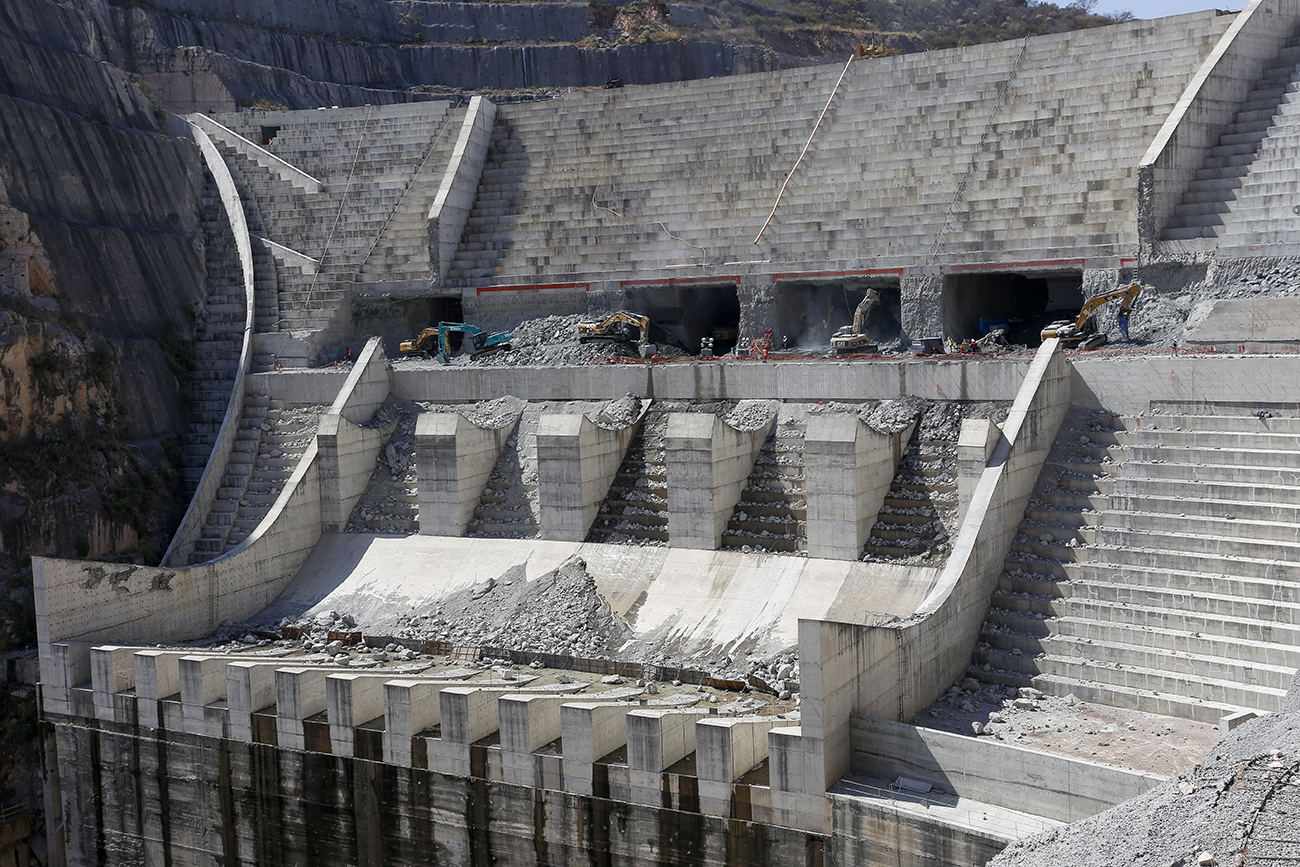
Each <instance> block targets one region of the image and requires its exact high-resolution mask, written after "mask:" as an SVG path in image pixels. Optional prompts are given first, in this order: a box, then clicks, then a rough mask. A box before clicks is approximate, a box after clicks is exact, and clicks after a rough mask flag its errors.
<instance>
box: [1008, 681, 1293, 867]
mask: <svg viewBox="0 0 1300 867" xmlns="http://www.w3.org/2000/svg"><path fill="white" fill-rule="evenodd" d="M1297 815H1300V675H1297V677H1296V679H1295V680H1294V681H1293V682H1292V685H1291V689H1290V691H1289V692H1288V693H1287V697H1286V703H1285V706H1284V708H1283V710H1282V712H1280V713H1276V714H1270V715H1268V716H1263V717H1259V718H1258V719H1254V720H1251V721H1249V722H1247V723H1244V724H1242V725H1240V726H1238V727H1237V728H1236V729H1234V730H1233V731H1232V732H1231V733H1229V734H1228V735H1227V736H1226V737H1224V738H1223V740H1221V741H1220V742H1219V743H1218V745H1216V746H1215V747H1214V749H1213V750H1211V751H1210V754H1209V755H1208V756H1207V757H1206V758H1205V761H1203V762H1201V763H1200V764H1199V765H1196V766H1195V767H1192V768H1189V769H1188V770H1186V771H1184V772H1183V773H1181V774H1179V775H1178V776H1176V777H1173V778H1172V779H1170V780H1168V781H1166V782H1165V783H1164V784H1162V785H1161V786H1159V787H1158V788H1155V789H1152V790H1151V791H1150V792H1148V793H1147V794H1145V795H1143V796H1141V797H1138V798H1133V799H1132V800H1129V801H1125V802H1124V803H1123V804H1120V805H1119V806H1117V807H1114V808H1112V809H1110V810H1107V811H1106V812H1104V813H1099V814H1098V815H1096V816H1093V817H1091V818H1088V819H1085V820H1083V821H1082V822H1075V823H1074V824H1072V825H1068V826H1066V827H1064V828H1058V829H1055V830H1052V831H1047V832H1044V833H1042V834H1038V835H1035V836H1033V837H1026V838H1025V839H1023V840H1018V841H1016V842H1015V843H1012V844H1011V845H1010V846H1008V847H1007V848H1006V850H1005V851H1003V852H1002V854H1001V855H999V856H998V857H996V858H994V859H993V860H992V861H990V862H989V867H1049V865H1050V867H1058V865H1062V864H1069V865H1071V867H1102V865H1105V867H1115V865H1119V864H1133V865H1151V867H1157V865H1158V867H1167V865H1173V864H1182V865H1195V864H1214V865H1221V867H1226V865H1245V864H1295V863H1296V859H1297V857H1300V855H1298V853H1300V820H1298V819H1297Z"/></svg>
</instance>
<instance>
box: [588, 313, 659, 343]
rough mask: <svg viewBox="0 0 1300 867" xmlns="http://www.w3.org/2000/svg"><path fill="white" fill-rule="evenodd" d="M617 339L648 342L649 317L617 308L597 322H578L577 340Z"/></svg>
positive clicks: (625, 341) (630, 341)
mask: <svg viewBox="0 0 1300 867" xmlns="http://www.w3.org/2000/svg"><path fill="white" fill-rule="evenodd" d="M592 340H617V341H621V342H623V343H635V344H636V345H637V346H644V345H646V344H647V343H649V342H650V317H649V316H643V315H642V314H640V313H628V312H627V311H626V310H619V311H618V312H616V313H611V314H609V315H608V316H606V317H605V318H604V319H602V320H601V321H599V322H579V323H578V341H579V342H580V343H587V342H589V341H592Z"/></svg>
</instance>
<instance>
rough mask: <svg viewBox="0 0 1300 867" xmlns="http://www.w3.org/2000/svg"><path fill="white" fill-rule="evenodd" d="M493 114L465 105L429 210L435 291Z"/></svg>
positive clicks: (479, 104)
mask: <svg viewBox="0 0 1300 867" xmlns="http://www.w3.org/2000/svg"><path fill="white" fill-rule="evenodd" d="M449 5H452V4H449ZM456 5H462V4H456ZM496 111H497V107H496V106H495V105H494V104H493V103H492V101H491V100H490V99H487V98H485V97H482V96H476V97H474V98H472V99H471V100H470V101H469V110H468V111H466V112H465V120H464V122H463V123H462V124H461V128H460V136H459V138H457V139H456V147H455V150H453V151H452V155H451V160H450V161H449V162H448V163H447V171H446V172H445V173H444V174H443V176H442V184H441V185H440V186H439V187H438V194H437V195H436V196H435V197H434V199H433V205H432V206H430V208H429V219H428V226H429V264H430V265H431V266H432V270H433V273H434V276H435V280H434V286H435V287H436V286H438V285H441V283H442V278H444V277H446V276H447V269H448V268H450V267H451V260H452V259H454V258H455V256H456V247H457V245H459V244H460V236H461V234H462V233H463V232H464V230H465V221H466V220H467V219H468V218H469V212H470V211H471V210H472V209H473V207H474V198H475V196H476V195H477V194H478V182H479V176H480V175H481V174H482V173H483V162H484V160H486V159H487V150H488V145H489V144H490V143H491V141H492V122H493V120H495V118H496Z"/></svg>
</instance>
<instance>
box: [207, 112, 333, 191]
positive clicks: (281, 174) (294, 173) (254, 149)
mask: <svg viewBox="0 0 1300 867" xmlns="http://www.w3.org/2000/svg"><path fill="white" fill-rule="evenodd" d="M186 120H188V121H189V122H190V123H191V124H193V125H194V126H196V127H198V128H199V129H201V130H203V131H204V132H205V133H207V134H208V135H210V136H215V137H217V138H219V139H221V140H222V141H223V142H225V143H226V144H228V145H230V146H231V147H232V148H234V149H235V151H236V152H238V153H240V154H243V155H244V156H246V157H248V158H249V159H250V160H252V161H253V162H255V163H257V164H258V165H259V166H261V167H262V168H264V169H266V170H267V171H268V172H270V173H271V174H273V175H275V176H276V177H278V178H280V179H281V180H283V181H285V182H287V183H290V184H293V185H294V186H295V187H297V188H298V189H300V190H302V191H303V192H306V193H323V192H325V184H323V183H321V182H320V181H318V180H316V179H315V178H313V177H312V176H311V175H309V174H307V173H306V172H304V171H303V170H302V169H300V168H298V167H297V166H292V165H290V164H289V163H287V162H285V161H284V160H282V159H280V157H278V156H276V155H275V154H273V153H271V152H270V151H268V150H267V149H266V148H264V147H260V146H258V145H255V144H253V143H252V142H251V141H249V140H248V139H246V138H244V137H243V136H242V135H240V134H239V133H237V132H235V131H234V130H232V129H229V128H227V127H225V126H222V125H221V124H219V123H217V122H216V121H215V120H213V119H212V118H210V117H208V116H207V115H206V114H192V115H190V116H189V117H187V118H186Z"/></svg>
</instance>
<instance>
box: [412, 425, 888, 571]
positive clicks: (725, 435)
mask: <svg viewBox="0 0 1300 867" xmlns="http://www.w3.org/2000/svg"><path fill="white" fill-rule="evenodd" d="M649 403H650V402H649V401H643V403H642V408H641V415H640V416H639V417H638V418H637V420H636V421H635V422H634V423H633V424H631V425H629V426H628V427H625V428H623V429H621V430H608V429H605V428H602V427H599V426H597V425H596V424H595V423H594V422H592V421H591V420H590V419H589V418H587V417H586V416H584V415H582V414H578V413H548V414H543V415H542V416H541V418H540V420H539V423H538V427H537V459H538V473H537V475H538V495H539V512H540V515H539V518H540V530H541V536H542V538H544V539H553V540H560V541H573V542H581V541H583V540H585V539H586V538H587V533H588V531H589V530H590V529H591V526H592V524H593V522H594V521H595V519H596V517H597V514H598V513H599V510H600V506H601V503H602V501H603V500H604V498H605V495H606V493H607V492H608V490H609V488H610V484H611V483H612V481H613V479H614V476H615V474H616V473H617V471H618V468H619V465H620V464H621V463H622V460H623V457H624V454H625V452H626V450H627V447H628V445H629V443H630V442H631V441H632V438H633V436H634V434H635V433H636V430H637V426H638V425H639V424H640V423H641V421H642V419H644V417H645V412H646V410H647V409H648V407H649ZM776 406H777V405H776V403H775V402H773V404H772V409H771V412H770V415H769V418H768V419H767V421H766V423H765V424H763V425H762V426H761V427H759V428H757V429H752V430H739V429H737V428H734V427H731V426H730V425H728V424H727V423H726V422H725V421H724V420H723V419H722V418H720V417H718V416H716V415H714V414H711V413H691V412H674V413H670V414H669V416H668V425H667V436H666V443H665V445H666V458H667V459H666V465H667V466H666V471H667V490H668V533H669V539H670V544H671V545H673V546H674V547H681V548H702V549H714V548H717V547H719V546H720V544H721V542H722V534H723V531H724V530H725V529H726V527H727V521H728V518H729V517H730V516H731V513H732V510H733V509H734V508H735V506H736V503H737V502H738V501H739V499H740V496H741V492H742V491H743V489H744V487H745V484H746V480H747V479H748V478H749V475H750V473H751V472H752V471H753V469H754V462H755V458H756V457H757V455H758V453H759V451H760V449H761V448H762V446H763V442H764V440H765V439H766V438H767V436H768V434H769V433H770V432H771V430H772V426H773V424H775V422H776ZM512 429H513V425H506V426H504V427H500V428H496V429H489V428H484V427H479V426H478V425H476V424H474V423H473V422H472V421H470V420H469V419H467V418H465V417H464V416H462V415H460V414H459V413H429V414H425V415H422V416H421V417H420V419H419V421H418V422H417V425H416V431H415V437H416V440H415V442H416V445H415V449H416V467H417V473H418V478H419V508H420V532H421V533H423V534H426V535H435V536H460V535H463V534H464V533H465V532H466V528H467V527H468V526H469V523H470V520H471V518H472V516H473V513H474V507H475V505H476V504H477V503H478V501H479V496H480V493H481V492H482V491H483V488H484V485H485V484H486V483H487V481H488V478H489V476H490V475H491V473H492V469H493V467H494V466H495V464H496V462H497V459H498V456H499V455H500V453H501V450H502V448H503V447H504V445H505V443H506V440H507V439H508V438H509V436H510V433H511V431H512ZM911 431H912V428H911V427H908V428H907V429H905V430H902V431H899V432H897V433H894V434H884V433H880V432H878V431H875V430H873V429H871V428H869V427H868V426H867V425H865V424H863V423H862V422H861V421H860V420H859V419H858V417H857V416H856V415H855V414H852V413H820V414H814V415H812V416H811V417H810V418H809V422H808V425H807V430H806V433H805V439H804V464H805V468H804V473H805V478H806V486H807V542H808V555H809V556H811V557H824V558H831V559H847V560H856V559H857V558H858V557H859V556H860V555H861V552H862V546H863V544H864V543H865V542H866V540H867V537H868V535H869V534H870V532H871V527H872V524H873V523H874V522H875V519H876V516H877V514H878V513H879V511H880V507H881V505H882V504H883V502H884V499H885V495H886V494H887V493H888V490H889V484H890V481H891V479H892V478H893V476H894V473H895V470H896V468H897V466H898V463H899V460H900V458H901V457H902V455H903V452H904V449H905V448H906V444H907V441H908V438H909V437H910V436H911Z"/></svg>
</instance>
